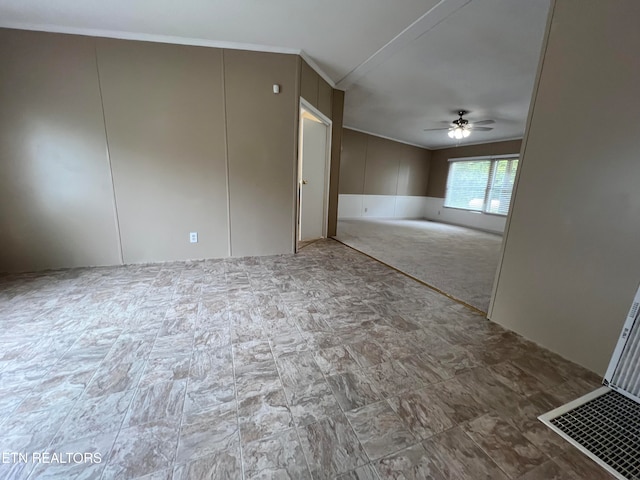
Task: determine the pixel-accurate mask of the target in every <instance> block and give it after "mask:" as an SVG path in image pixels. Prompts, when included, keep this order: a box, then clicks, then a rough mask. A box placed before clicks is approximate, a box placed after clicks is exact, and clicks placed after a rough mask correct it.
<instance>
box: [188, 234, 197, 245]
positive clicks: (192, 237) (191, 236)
mask: <svg viewBox="0 0 640 480" xmlns="http://www.w3.org/2000/svg"><path fill="white" fill-rule="evenodd" d="M189 241H190V242H191V243H198V232H191V233H189Z"/></svg>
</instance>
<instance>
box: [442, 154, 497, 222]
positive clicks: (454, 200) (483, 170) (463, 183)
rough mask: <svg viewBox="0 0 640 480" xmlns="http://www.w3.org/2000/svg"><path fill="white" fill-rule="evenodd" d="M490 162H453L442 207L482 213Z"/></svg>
mask: <svg viewBox="0 0 640 480" xmlns="http://www.w3.org/2000/svg"><path fill="white" fill-rule="evenodd" d="M490 166H491V162H490V161H474V162H453V163H452V164H451V165H450V166H449V177H448V178H447V195H446V198H445V202H444V206H445V207H453V208H464V209H466V210H478V211H480V212H481V211H482V209H483V207H484V197H485V194H486V190H487V182H488V181H489V170H490Z"/></svg>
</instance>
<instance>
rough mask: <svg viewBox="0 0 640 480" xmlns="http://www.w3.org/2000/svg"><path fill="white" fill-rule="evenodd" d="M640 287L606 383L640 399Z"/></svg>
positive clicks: (613, 357) (633, 397)
mask: <svg viewBox="0 0 640 480" xmlns="http://www.w3.org/2000/svg"><path fill="white" fill-rule="evenodd" d="M639 317H640V288H639V289H638V292H637V293H636V296H635V298H634V299H633V303H632V304H631V308H630V309H629V313H628V314H627V319H626V321H625V323H624V326H623V328H622V334H621V335H620V338H619V339H618V344H617V345H616V348H615V350H614V352H613V356H612V357H611V362H610V363H609V368H608V369H607V373H606V375H605V377H604V382H603V383H604V384H605V385H607V386H609V387H610V388H613V389H615V390H617V391H619V392H620V393H623V394H624V395H626V396H628V397H630V398H632V399H634V400H636V401H640V320H638V318H639Z"/></svg>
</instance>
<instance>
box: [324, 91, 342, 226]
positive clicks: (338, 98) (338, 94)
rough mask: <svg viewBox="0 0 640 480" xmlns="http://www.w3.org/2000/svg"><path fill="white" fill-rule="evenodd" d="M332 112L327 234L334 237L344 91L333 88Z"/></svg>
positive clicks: (336, 221) (336, 216) (336, 222)
mask: <svg viewBox="0 0 640 480" xmlns="http://www.w3.org/2000/svg"><path fill="white" fill-rule="evenodd" d="M331 113H332V116H333V119H332V120H333V124H332V125H331V171H330V172H329V215H328V217H329V225H328V228H327V235H328V236H329V237H333V236H335V235H336V232H337V228H338V191H339V188H340V187H339V184H340V164H341V161H342V159H341V154H342V134H343V132H344V129H343V128H342V120H343V114H344V92H343V91H342V90H333V93H332V107H331Z"/></svg>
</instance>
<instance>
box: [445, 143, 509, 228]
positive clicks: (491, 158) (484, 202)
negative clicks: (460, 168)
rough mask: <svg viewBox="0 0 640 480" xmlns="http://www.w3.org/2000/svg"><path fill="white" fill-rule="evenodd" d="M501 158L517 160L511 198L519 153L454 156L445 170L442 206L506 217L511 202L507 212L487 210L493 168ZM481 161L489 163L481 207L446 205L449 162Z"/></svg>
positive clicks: (493, 173)
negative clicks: (445, 179) (445, 182)
mask: <svg viewBox="0 0 640 480" xmlns="http://www.w3.org/2000/svg"><path fill="white" fill-rule="evenodd" d="M501 160H518V166H517V167H516V172H515V175H514V177H513V186H512V188H511V198H513V189H514V188H515V186H516V180H517V176H518V169H519V167H520V154H519V153H509V154H505V155H484V156H480V157H456V158H449V159H448V162H449V169H448V171H447V184H446V186H445V193H444V202H443V208H450V209H452V210H461V211H463V212H471V213H480V214H482V215H494V216H497V217H506V216H507V215H509V211H510V210H511V204H509V211H507V213H495V212H489V211H488V205H489V204H490V203H489V201H488V200H489V197H490V195H491V187H492V184H493V181H494V179H495V169H496V164H497V163H498V162H499V161H501ZM483 161H488V162H490V163H489V175H488V177H487V185H486V186H485V190H484V198H483V199H482V209H473V208H464V207H451V206H448V205H446V203H447V195H448V194H449V175H450V173H451V168H450V167H451V164H452V163H457V162H483Z"/></svg>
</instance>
